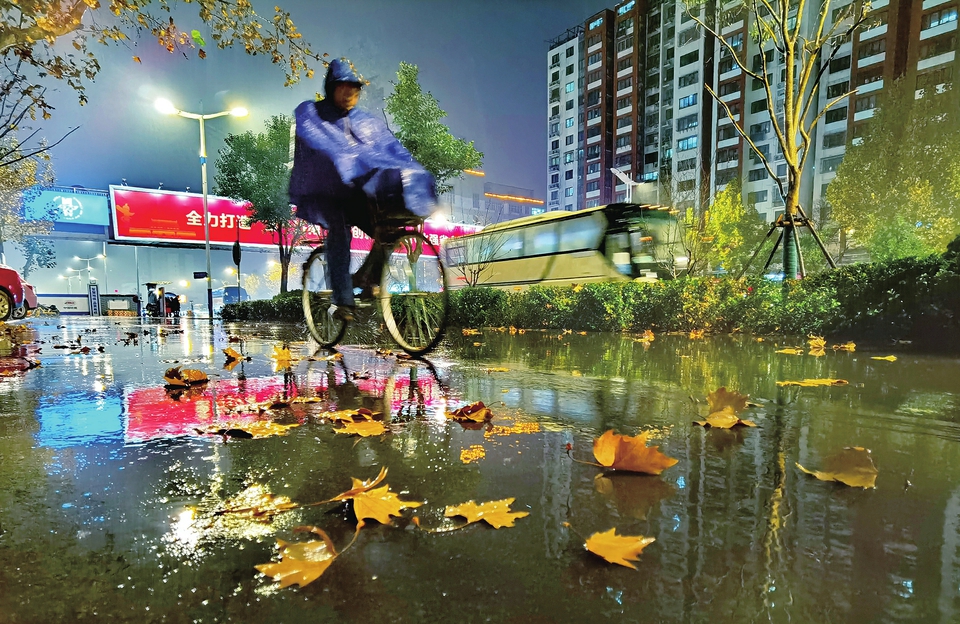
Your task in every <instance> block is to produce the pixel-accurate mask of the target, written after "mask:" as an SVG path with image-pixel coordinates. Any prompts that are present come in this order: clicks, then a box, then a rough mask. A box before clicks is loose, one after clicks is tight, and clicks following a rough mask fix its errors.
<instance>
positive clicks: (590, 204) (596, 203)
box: [587, 199, 600, 208]
mask: <svg viewBox="0 0 960 624" xmlns="http://www.w3.org/2000/svg"><path fill="white" fill-rule="evenodd" d="M599 205H600V200H598V199H588V200H587V208H596V207H597V206H599Z"/></svg>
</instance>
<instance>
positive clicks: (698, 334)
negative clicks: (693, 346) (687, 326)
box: [690, 329, 703, 340]
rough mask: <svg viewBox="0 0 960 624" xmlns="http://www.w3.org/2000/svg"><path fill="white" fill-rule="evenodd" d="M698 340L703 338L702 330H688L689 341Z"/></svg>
mask: <svg viewBox="0 0 960 624" xmlns="http://www.w3.org/2000/svg"><path fill="white" fill-rule="evenodd" d="M700 338H703V330H702V329H692V330H690V340H698V339H700Z"/></svg>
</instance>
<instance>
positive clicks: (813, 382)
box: [777, 379, 850, 388]
mask: <svg viewBox="0 0 960 624" xmlns="http://www.w3.org/2000/svg"><path fill="white" fill-rule="evenodd" d="M849 383H850V382H848V381H847V380H846V379H803V380H801V381H778V382H777V385H778V386H799V387H801V388H816V387H818V386H846V385H847V384H849Z"/></svg>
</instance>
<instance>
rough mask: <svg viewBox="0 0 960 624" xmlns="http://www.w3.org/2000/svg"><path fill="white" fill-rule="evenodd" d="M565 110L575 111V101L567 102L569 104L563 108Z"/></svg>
mask: <svg viewBox="0 0 960 624" xmlns="http://www.w3.org/2000/svg"><path fill="white" fill-rule="evenodd" d="M563 108H564V109H565V110H573V100H567V103H566V104H565V105H564V107H563Z"/></svg>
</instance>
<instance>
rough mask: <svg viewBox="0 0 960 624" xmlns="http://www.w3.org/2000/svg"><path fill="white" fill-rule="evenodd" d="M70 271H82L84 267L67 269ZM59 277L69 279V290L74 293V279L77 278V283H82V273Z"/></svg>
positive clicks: (59, 276)
mask: <svg viewBox="0 0 960 624" xmlns="http://www.w3.org/2000/svg"><path fill="white" fill-rule="evenodd" d="M67 270H68V271H82V270H83V269H67ZM57 279H60V280H67V292H68V293H69V294H71V295H72V294H73V280H77V284H79V283H80V273H77V274H76V275H58V276H57Z"/></svg>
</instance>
